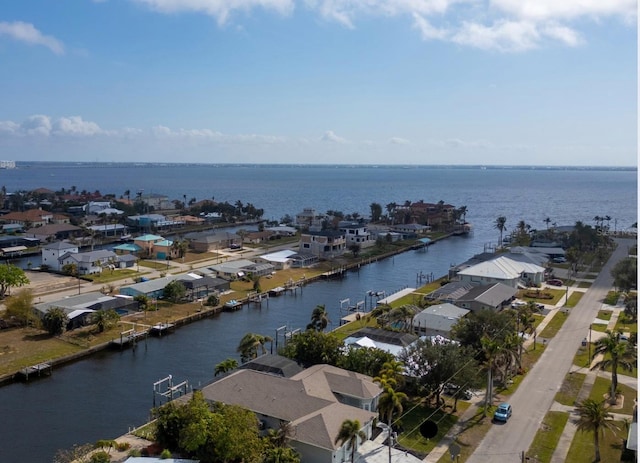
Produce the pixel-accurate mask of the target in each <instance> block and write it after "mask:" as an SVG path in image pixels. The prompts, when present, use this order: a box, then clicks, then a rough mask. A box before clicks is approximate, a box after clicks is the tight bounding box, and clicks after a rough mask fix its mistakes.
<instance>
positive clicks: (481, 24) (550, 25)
mask: <svg viewBox="0 0 640 463" xmlns="http://www.w3.org/2000/svg"><path fill="white" fill-rule="evenodd" d="M130 1H132V2H136V3H139V4H142V5H146V6H147V7H149V8H150V9H153V10H154V11H158V12H162V13H167V14H170V13H180V12H197V13H203V14H206V15H209V16H212V17H215V18H216V19H217V21H218V23H219V24H220V25H223V24H225V23H227V22H228V21H229V18H230V17H231V15H232V14H234V13H237V12H241V13H245V14H248V13H250V12H251V10H253V9H257V8H260V9H263V10H267V11H275V12H277V13H279V14H281V15H283V16H287V15H291V14H292V13H293V11H294V10H295V8H296V6H298V5H302V7H303V8H306V9H307V10H309V11H311V12H312V13H315V14H317V15H319V16H320V17H322V18H323V19H325V20H327V21H329V22H335V23H337V24H340V25H342V26H343V27H347V28H350V29H355V28H356V27H357V22H358V20H360V19H362V18H391V17H406V18H410V20H411V23H412V27H414V28H415V29H416V30H418V31H419V33H420V36H421V37H422V39H424V40H440V41H444V42H453V43H456V44H459V45H463V46H469V47H474V48H479V49H483V50H494V51H500V52H524V51H527V50H531V49H535V48H538V47H540V46H542V44H543V43H545V42H546V43H554V42H555V43H560V44H562V45H565V46H572V47H573V46H578V45H581V44H582V43H584V42H585V39H584V38H583V37H582V35H581V34H580V32H579V31H578V30H577V27H578V26H577V25H576V24H574V23H577V22H578V20H583V19H589V20H592V21H594V22H598V20H600V19H601V18H608V17H616V18H620V19H622V20H623V21H624V22H626V23H628V24H633V23H635V21H636V18H637V12H636V8H637V5H636V0H299V1H298V2H296V1H295V0H236V1H229V0H130ZM582 24H584V22H583V23H582ZM238 27H241V26H238Z"/></svg>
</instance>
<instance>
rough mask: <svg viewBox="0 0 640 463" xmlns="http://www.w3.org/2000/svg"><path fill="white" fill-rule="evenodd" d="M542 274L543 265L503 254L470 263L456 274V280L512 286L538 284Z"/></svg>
mask: <svg viewBox="0 0 640 463" xmlns="http://www.w3.org/2000/svg"><path fill="white" fill-rule="evenodd" d="M544 276H545V268H544V267H541V266H539V265H536V264H532V263H528V262H521V261H517V260H514V259H511V258H509V257H505V256H500V257H497V258H495V259H492V260H489V261H485V262H481V263H479V264H476V265H472V266H470V267H467V268H465V269H463V270H460V271H459V272H457V274H456V278H457V279H458V280H460V281H463V282H468V283H471V284H472V285H476V286H478V285H487V284H491V283H504V284H505V285H508V286H511V287H512V288H518V287H527V286H535V285H539V284H541V283H542V282H543V281H544Z"/></svg>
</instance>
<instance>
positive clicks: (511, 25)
mask: <svg viewBox="0 0 640 463" xmlns="http://www.w3.org/2000/svg"><path fill="white" fill-rule="evenodd" d="M451 40H452V41H453V42H455V43H458V44H460V45H468V46H471V47H474V48H480V49H482V50H498V51H502V52H522V51H526V50H531V49H533V48H537V47H538V45H539V41H540V33H539V31H538V29H537V27H536V25H535V24H533V23H530V22H523V21H500V22H498V23H495V24H493V25H492V26H485V25H483V24H479V23H474V22H465V23H463V24H462V27H461V28H460V29H459V30H458V31H456V32H455V34H453V36H452V37H451Z"/></svg>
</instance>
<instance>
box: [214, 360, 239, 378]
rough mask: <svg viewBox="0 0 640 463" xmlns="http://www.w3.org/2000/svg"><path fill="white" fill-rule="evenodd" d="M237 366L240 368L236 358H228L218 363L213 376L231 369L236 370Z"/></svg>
mask: <svg viewBox="0 0 640 463" xmlns="http://www.w3.org/2000/svg"><path fill="white" fill-rule="evenodd" d="M236 368H238V362H237V361H236V359H232V358H228V359H226V360H223V361H222V362H220V363H218V364H217V365H216V368H215V370H214V372H213V376H218V375H222V374H224V373H227V372H229V371H231V370H235V369H236Z"/></svg>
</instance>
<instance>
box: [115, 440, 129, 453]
mask: <svg viewBox="0 0 640 463" xmlns="http://www.w3.org/2000/svg"><path fill="white" fill-rule="evenodd" d="M130 448H131V444H130V443H129V442H117V443H116V450H117V451H118V452H124V451H125V450H129V449H130Z"/></svg>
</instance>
